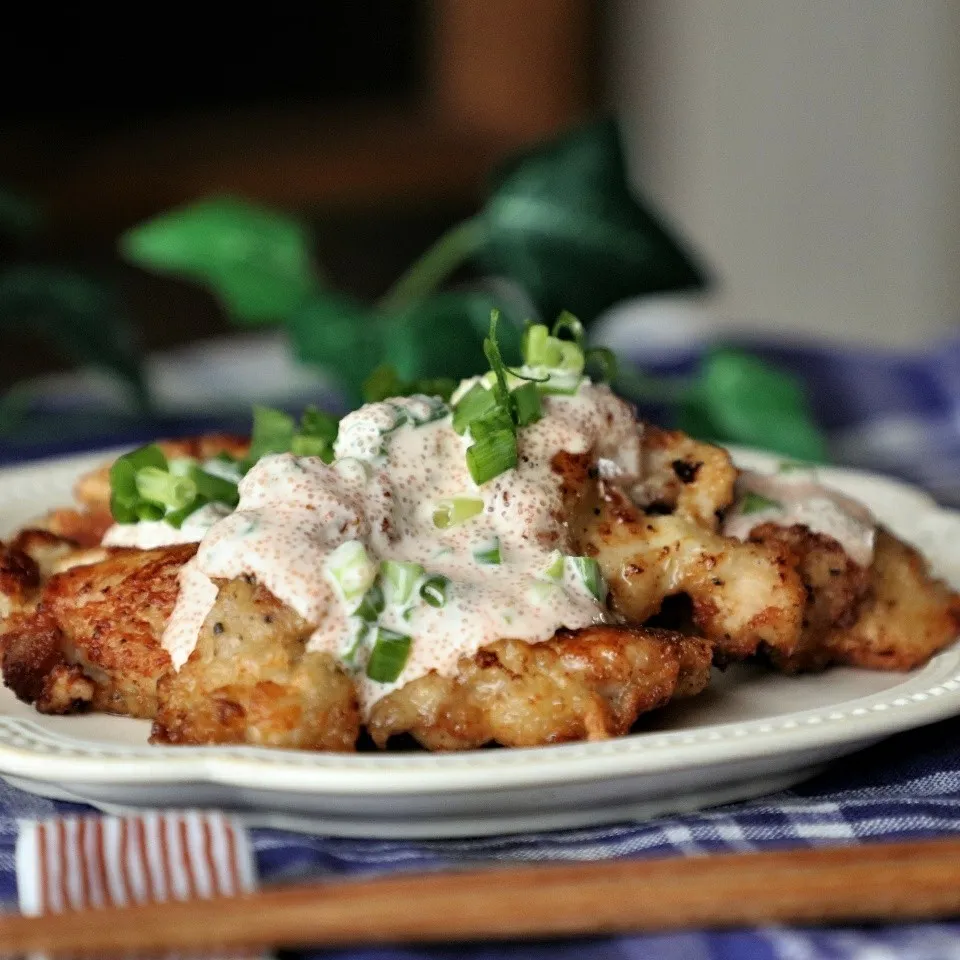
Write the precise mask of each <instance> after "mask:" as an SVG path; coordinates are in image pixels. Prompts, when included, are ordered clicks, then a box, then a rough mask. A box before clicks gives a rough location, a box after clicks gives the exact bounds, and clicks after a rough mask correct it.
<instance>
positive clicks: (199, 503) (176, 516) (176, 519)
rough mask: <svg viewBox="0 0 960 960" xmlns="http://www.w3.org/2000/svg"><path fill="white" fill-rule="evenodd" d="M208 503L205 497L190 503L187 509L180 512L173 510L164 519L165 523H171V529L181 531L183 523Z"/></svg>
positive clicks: (184, 508)
mask: <svg viewBox="0 0 960 960" xmlns="http://www.w3.org/2000/svg"><path fill="white" fill-rule="evenodd" d="M206 505H207V501H206V500H205V499H204V498H203V497H197V498H196V500H194V501H193V503H188V504H187V505H186V506H185V507H183V508H182V509H180V510H171V511H170V512H169V513H167V515H166V516H165V517H164V518H163V521H164V523H169V524H170V526H171V527H173V528H174V529H176V530H179V529H180V528H181V527H182V526H183V521H184V520H186V519H187V517H189V516H191V515H192V514H194V513H196V512H197V511H198V510H199V509H200V508H201V507H205V506H206Z"/></svg>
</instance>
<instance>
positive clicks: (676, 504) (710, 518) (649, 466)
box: [630, 424, 737, 531]
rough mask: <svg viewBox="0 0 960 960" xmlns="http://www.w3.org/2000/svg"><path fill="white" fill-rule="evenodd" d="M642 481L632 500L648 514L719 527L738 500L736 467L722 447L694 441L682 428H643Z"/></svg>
mask: <svg viewBox="0 0 960 960" xmlns="http://www.w3.org/2000/svg"><path fill="white" fill-rule="evenodd" d="M642 451H643V477H644V479H643V482H642V483H639V484H637V485H636V486H635V487H633V489H632V490H631V491H630V496H631V499H632V500H633V501H634V503H636V504H637V505H638V506H639V507H641V508H642V509H644V510H645V511H647V512H650V513H653V512H658V511H659V512H663V511H666V512H669V513H671V514H673V516H675V517H680V518H681V519H683V520H689V521H690V522H691V523H695V524H697V525H698V526H702V527H705V528H706V529H708V530H712V531H716V529H717V527H718V525H719V522H720V516H721V514H722V512H723V511H724V510H726V509H727V507H729V506H730V504H731V503H733V497H734V486H735V484H736V480H737V469H736V467H734V465H733V462H732V461H731V459H730V454H729V453H727V451H726V450H724V449H723V448H722V447H715V446H713V444H710V443H703V442H702V441H700V440H694V439H693V438H692V437H689V436H687V434H685V433H681V432H680V431H679V430H661V429H660V428H659V427H655V426H653V425H652V424H644V426H643V444H642Z"/></svg>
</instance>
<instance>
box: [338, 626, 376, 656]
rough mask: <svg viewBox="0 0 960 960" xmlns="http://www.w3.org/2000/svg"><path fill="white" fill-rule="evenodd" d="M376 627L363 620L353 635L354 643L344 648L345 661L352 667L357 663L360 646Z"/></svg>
mask: <svg viewBox="0 0 960 960" xmlns="http://www.w3.org/2000/svg"><path fill="white" fill-rule="evenodd" d="M374 629H376V628H375V627H372V626H371V625H370V624H369V623H365V622H363V621H361V622H360V624H359V626H358V627H357V630H356V633H355V634H354V636H353V641H352V643H351V644H350V646H349V647H347V649H346V650H344V652H343V655H342V656H343V659H344V662H345V663H346V664H347V665H348V666H351V667H352V666H354V665H355V664H356V662H357V654H358V653H359V652H360V647H362V646H363V642H364V640H366V639H367V637H368V636H369V634H370V632H371V631H372V630H374Z"/></svg>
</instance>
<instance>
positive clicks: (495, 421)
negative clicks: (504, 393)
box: [470, 407, 513, 441]
mask: <svg viewBox="0 0 960 960" xmlns="http://www.w3.org/2000/svg"><path fill="white" fill-rule="evenodd" d="M504 430H506V431H507V433H513V420H512V419H511V417H510V412H509V411H508V410H501V409H500V408H499V407H495V408H494V409H493V410H491V411H490V412H489V413H485V414H484V415H483V416H482V417H477V418H475V419H474V420H471V421H470V437H471V439H472V440H474V441H480V440H485V439H486V438H487V437H489V436H491V435H492V434H494V433H500V432H502V431H504Z"/></svg>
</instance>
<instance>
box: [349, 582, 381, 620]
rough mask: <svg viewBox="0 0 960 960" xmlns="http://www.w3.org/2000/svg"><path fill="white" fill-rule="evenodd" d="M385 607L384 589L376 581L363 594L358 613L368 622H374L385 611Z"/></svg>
mask: <svg viewBox="0 0 960 960" xmlns="http://www.w3.org/2000/svg"><path fill="white" fill-rule="evenodd" d="M383 607H384V600H383V591H382V590H381V589H380V587H379V586H378V585H377V584H376V583H374V584H373V586H371V587H370V589H369V590H368V591H367V592H366V593H365V594H364V595H363V599H362V600H361V601H360V606H359V607H357V610H356V615H357V616H358V617H359V618H360V619H361V620H363V621H365V622H366V623H374V622H375V621H376V619H377V617H379V616H380V614H381V613H383Z"/></svg>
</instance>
